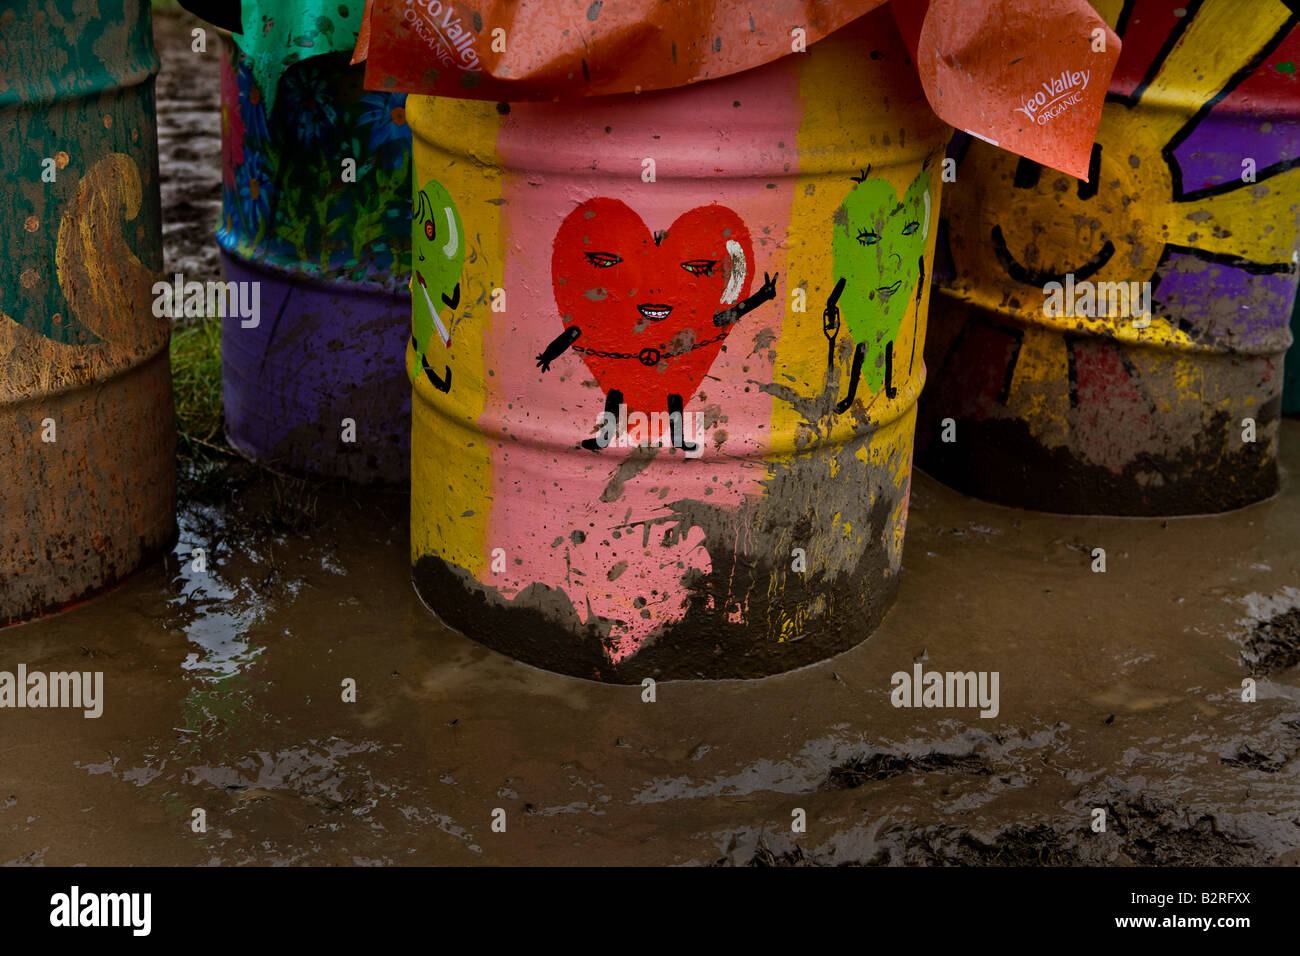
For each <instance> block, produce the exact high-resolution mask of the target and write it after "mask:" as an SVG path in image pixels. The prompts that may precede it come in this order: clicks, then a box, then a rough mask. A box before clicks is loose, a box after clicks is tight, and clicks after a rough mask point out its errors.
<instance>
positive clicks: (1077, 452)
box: [916, 295, 1281, 517]
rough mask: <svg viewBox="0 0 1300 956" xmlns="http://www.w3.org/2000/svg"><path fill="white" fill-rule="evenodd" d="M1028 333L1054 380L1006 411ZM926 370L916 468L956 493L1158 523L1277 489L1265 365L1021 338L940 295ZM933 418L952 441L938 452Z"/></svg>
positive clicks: (1272, 367)
mask: <svg viewBox="0 0 1300 956" xmlns="http://www.w3.org/2000/svg"><path fill="white" fill-rule="evenodd" d="M1031 334H1032V335H1035V336H1037V339H1036V340H1035V341H1034V342H1033V343H1032V348H1033V349H1034V350H1035V354H1036V355H1037V356H1040V357H1041V356H1043V355H1052V354H1056V353H1059V355H1058V358H1059V361H1060V362H1061V365H1062V374H1060V375H1059V376H1055V377H1051V378H1048V379H1046V380H1045V384H1043V385H1041V386H1040V387H1039V390H1038V391H1037V392H1035V393H1034V394H1033V395H1032V396H1031V397H1030V398H1028V399H1023V400H1022V401H1023V404H1021V405H1015V402H1016V401H1017V399H1016V398H1015V395H1017V394H1023V393H1024V392H1025V389H1018V390H1016V391H1015V392H1013V390H1012V389H1011V386H1010V383H1011V382H1012V379H1013V376H1014V375H1015V374H1016V365H1017V357H1018V356H1020V355H1021V354H1022V352H1023V351H1027V350H1028V349H1029V348H1030V345H1029V344H1027V338H1026V337H1027V336H1028V335H1031ZM1054 361H1055V359H1054ZM926 365H927V368H928V369H930V377H929V379H928V381H927V384H926V389H925V394H924V395H923V397H922V400H921V403H920V411H919V414H918V419H917V435H916V463H917V465H918V467H920V468H921V469H922V470H924V471H925V472H926V473H928V474H930V475H931V476H933V477H934V478H937V479H938V480H939V481H942V482H943V483H944V484H946V485H948V486H950V487H952V488H954V489H956V490H957V491H960V492H963V493H964V494H968V495H972V496H974V497H977V498H983V499H985V500H987V501H992V502H996V503H997V504H1002V505H1007V506H1010V507H1014V508H1027V509H1031V510H1035V511H1047V512H1055V513H1059V514H1097V515H1117V516H1129V517H1157V516H1173V515H1192V514H1213V513H1218V512H1223V511H1231V510H1234V509H1236V508H1242V507H1245V506H1247V505H1250V504H1254V503H1256V502H1258V501H1261V500H1263V499H1265V498H1268V497H1271V496H1272V495H1274V494H1275V493H1276V492H1277V490H1278V487H1279V481H1280V479H1279V474H1278V465H1277V439H1278V425H1279V419H1280V413H1281V396H1280V381H1279V379H1280V376H1279V375H1278V374H1277V363H1276V361H1273V360H1271V359H1270V357H1269V356H1259V355H1256V356H1252V355H1231V354H1225V353H1221V352H1220V353H1212V352H1202V353H1174V352H1169V351H1162V350H1160V349H1157V348H1145V347H1135V346H1132V345H1125V344H1123V343H1121V342H1118V341H1114V340H1109V339H1103V338H1099V337H1094V336H1072V335H1067V334H1063V333H1061V332H1059V331H1056V330H1043V329H1041V328H1029V329H1027V328H1026V327H1025V326H1021V325H1018V324H1017V323H1014V322H1012V321H1009V320H1008V317H1007V316H1005V315H992V316H990V313H988V312H987V311H986V310H984V309H981V308H978V307H969V306H965V305H962V304H954V300H953V299H952V298H951V297H949V296H947V295H940V296H939V297H938V298H936V307H935V308H934V309H933V310H932V311H931V337H930V339H929V341H927V343H926ZM1188 381H1193V382H1195V383H1196V388H1197V391H1198V394H1196V395H1195V396H1191V397H1189V396H1188V395H1187V394H1186V392H1185V386H1186V383H1187V382H1188ZM1180 383H1181V384H1182V385H1183V386H1184V391H1183V392H1181V393H1180V391H1179V386H1180ZM1009 393H1010V394H1011V395H1012V397H1011V398H1009V397H1008V395H1009ZM1009 402H1010V406H1009V404H1008V403H1009ZM1245 417H1251V418H1254V419H1255V423H1256V440H1255V442H1254V443H1253V444H1252V443H1245V442H1243V441H1242V419H1243V418H1245ZM946 418H951V419H953V420H954V421H955V424H956V440H955V441H952V442H944V441H942V440H941V438H942V434H943V430H944V426H943V420H944V419H946ZM1035 427H1036V428H1037V431H1038V433H1037V434H1036V433H1035ZM1044 433H1048V434H1051V435H1052V436H1053V439H1055V440H1054V441H1045V440H1044V439H1043V438H1042V437H1040V435H1042V434H1044Z"/></svg>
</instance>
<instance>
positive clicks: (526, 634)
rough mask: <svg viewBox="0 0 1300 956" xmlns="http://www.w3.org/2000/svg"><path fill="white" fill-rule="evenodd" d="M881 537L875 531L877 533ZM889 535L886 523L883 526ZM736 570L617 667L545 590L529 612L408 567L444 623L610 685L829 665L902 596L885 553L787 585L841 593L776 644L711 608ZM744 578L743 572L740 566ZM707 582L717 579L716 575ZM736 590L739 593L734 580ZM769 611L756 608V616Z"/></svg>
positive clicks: (439, 570) (463, 583)
mask: <svg viewBox="0 0 1300 956" xmlns="http://www.w3.org/2000/svg"><path fill="white" fill-rule="evenodd" d="M896 504H897V501H891V502H888V503H886V505H885V506H884V508H883V510H881V508H880V507H879V506H878V507H877V508H876V509H873V515H872V518H873V519H875V518H876V517H877V516H879V517H880V519H881V521H882V522H883V521H884V520H885V519H886V518H887V517H888V515H889V513H890V512H891V511H892V509H893V508H894V506H895V505H896ZM874 530H876V529H874V528H873V531H874ZM881 530H883V524H882V526H881ZM731 570H732V569H729V568H728V569H723V570H722V571H721V578H722V579H721V580H717V581H714V580H702V581H700V582H698V585H697V586H696V587H695V588H693V589H692V590H691V592H690V596H689V597H688V598H687V601H688V602H689V605H690V606H689V609H688V610H687V612H686V614H685V616H684V617H682V619H681V620H680V621H678V622H676V623H675V624H673V625H671V626H669V627H668V628H667V629H666V630H665V631H664V632H663V633H661V634H659V635H658V636H657V637H655V638H653V640H652V641H651V642H649V643H647V644H646V645H645V646H644V647H643V648H642V649H641V650H640V651H638V652H637V653H636V654H634V655H632V656H631V657H630V658H626V659H624V660H623V661H620V662H617V663H614V662H611V660H610V658H609V656H608V655H607V654H606V653H605V651H604V649H603V643H602V639H601V637H600V634H599V632H598V630H597V629H596V628H595V627H590V626H589V627H587V628H586V629H585V630H584V629H583V627H582V625H580V624H579V623H578V621H576V620H567V621H565V622H564V623H560V622H558V621H557V620H556V619H555V618H552V617H550V616H548V615H547V614H546V613H544V612H543V611H541V610H539V609H538V605H539V604H541V605H546V604H547V602H546V601H545V594H544V592H545V591H546V590H549V589H547V588H545V587H544V586H543V585H538V586H536V588H534V589H533V591H534V592H538V591H540V592H543V593H527V594H524V595H521V596H520V597H521V598H522V599H525V600H527V602H528V604H527V606H524V603H523V601H522V600H521V601H520V602H519V603H518V604H511V603H503V602H501V601H500V600H499V599H497V598H495V597H491V596H489V592H487V591H485V590H484V589H483V588H482V587H481V586H479V585H478V584H476V583H475V582H474V581H473V579H472V578H471V577H470V575H469V574H467V573H466V572H465V571H463V570H461V569H459V568H456V567H454V566H452V565H449V564H447V563H446V562H444V561H443V560H442V559H440V558H438V557H434V556H430V555H426V556H424V557H421V558H420V559H419V560H418V561H417V562H416V564H415V566H414V568H413V569H412V579H413V581H414V584H415V589H416V592H417V593H418V594H419V595H420V597H421V599H422V600H423V601H424V602H425V604H426V605H427V606H428V607H429V609H430V610H432V611H433V612H434V613H435V614H437V615H438V617H439V618H440V619H441V620H442V621H443V623H445V624H447V625H449V626H450V627H452V628H454V629H456V630H458V631H460V632H461V633H462V634H464V635H465V636H467V637H469V638H471V639H472V640H474V641H477V642H478V643H480V644H483V645H486V646H487V647H490V648H492V649H493V650H495V651H499V652H500V653H502V654H505V655H506V656H507V657H513V658H515V659H516V660H520V661H523V662H524V663H525V664H532V665H533V666H534V667H540V668H542V669H543V670H548V671H553V672H555V673H559V674H566V675H569V676H571V677H582V678H586V679H587V680H594V681H602V682H605V683H614V684H637V683H640V682H641V680H643V679H644V678H646V677H652V678H654V679H655V680H656V681H666V680H733V679H741V680H745V679H753V678H759V677H769V676H771V675H774V674H780V673H784V672H786V671H791V670H795V669H797V668H800V667H806V666H808V665H809V664H816V663H819V662H821V661H824V660H827V659H828V658H831V657H833V656H835V655H836V654H839V653H841V652H843V651H847V650H849V649H850V648H853V647H856V646H857V645H858V644H861V643H862V642H863V641H865V640H866V639H867V638H868V637H870V636H871V634H872V633H873V632H874V631H875V629H876V628H877V627H878V626H879V625H880V622H881V621H882V620H883V619H884V616H885V612H886V611H888V610H889V607H890V605H892V604H893V601H894V595H895V592H896V591H897V589H898V574H897V572H894V573H890V572H889V570H888V567H887V565H886V563H885V560H884V555H883V553H881V552H879V551H873V552H870V553H868V554H867V555H866V557H865V558H864V560H863V561H862V562H861V564H859V566H858V569H857V570H856V572H855V573H853V574H850V575H842V576H840V577H838V578H836V579H834V580H832V581H826V580H822V579H820V578H814V579H813V580H810V581H809V582H808V583H807V586H806V587H804V588H799V589H798V590H799V591H800V592H801V593H793V592H794V591H795V588H794V586H793V585H792V584H786V585H785V587H784V592H785V593H784V594H783V597H782V603H787V602H789V603H795V602H807V601H808V600H809V599H810V598H812V597H813V596H814V595H817V594H828V595H829V594H833V595H837V597H836V604H835V613H834V614H832V615H827V616H826V617H825V618H824V619H823V621H822V622H819V623H817V624H813V625H810V626H809V627H808V629H807V630H806V631H805V633H804V635H803V636H802V637H800V638H799V639H797V640H794V641H781V642H778V641H776V640H773V639H771V638H770V637H768V636H767V635H766V633H765V630H764V629H760V628H754V627H752V626H747V625H745V624H738V623H732V622H731V621H729V620H728V619H727V616H726V615H725V614H723V613H720V612H719V611H717V610H715V609H713V608H711V607H709V606H708V605H709V604H710V601H709V593H710V591H711V589H715V588H716V590H718V591H721V592H725V591H726V590H727V587H728V582H727V581H726V580H725V578H726V577H727V575H728V574H730V573H731ZM734 570H736V571H737V572H739V571H740V570H741V569H739V568H736V569H734ZM769 576H770V574H768V573H761V572H760V573H759V574H757V575H755V577H756V579H757V581H758V582H760V583H759V584H758V586H757V587H755V588H754V592H755V593H756V594H766V593H767V583H766V579H767V577H769ZM709 578H719V572H718V571H715V572H714V573H713V574H712V575H709ZM730 583H731V586H732V587H733V588H734V587H735V582H734V580H733V581H732V582H730ZM555 597H556V600H555V601H554V602H552V604H551V606H553V607H555V608H558V609H567V608H569V606H570V605H569V601H568V599H567V598H565V597H564V596H563V595H561V594H559V593H558V592H555ZM763 611H764V609H763V608H762V607H758V606H756V605H751V611H750V614H751V616H753V615H754V614H755V613H757V614H759V615H762V613H763Z"/></svg>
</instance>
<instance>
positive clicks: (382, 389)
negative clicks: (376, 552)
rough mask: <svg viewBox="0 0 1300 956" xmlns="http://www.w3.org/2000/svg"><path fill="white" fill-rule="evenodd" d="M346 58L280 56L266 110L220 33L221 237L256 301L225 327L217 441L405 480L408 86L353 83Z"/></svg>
mask: <svg viewBox="0 0 1300 956" xmlns="http://www.w3.org/2000/svg"><path fill="white" fill-rule="evenodd" d="M347 61H348V56H347V54H346V53H334V54H322V55H319V56H315V57H312V58H310V59H308V60H303V61H300V62H298V63H295V64H294V65H292V66H291V67H289V69H288V70H287V71H286V72H285V74H284V76H283V77H281V78H280V80H279V84H278V86H277V90H276V97H275V103H274V106H273V109H272V114H273V115H269V116H268V113H267V107H266V101H265V97H264V95H263V91H262V90H261V89H260V88H259V87H258V85H257V82H256V80H255V79H254V77H253V71H252V70H251V68H250V63H249V60H248V58H247V57H246V56H245V55H244V54H243V53H242V52H240V50H239V49H238V47H236V46H235V44H234V43H233V42H230V40H229V39H228V38H227V39H226V41H225V57H224V58H223V64H222V71H223V72H222V84H221V87H222V96H221V111H222V128H221V137H222V153H223V175H224V188H223V191H222V222H221V226H220V228H219V230H218V233H217V240H218V243H219V244H220V247H221V261H222V269H223V272H224V273H225V278H226V280H227V281H230V282H237V283H240V288H241V290H252V289H254V288H255V289H256V290H257V298H256V302H257V305H258V309H257V312H258V314H257V315H256V316H254V315H251V314H245V313H251V312H252V311H253V310H252V309H251V308H248V309H244V310H243V311H242V312H241V314H239V315H227V316H226V317H225V320H224V324H223V326H222V342H221V345H222V380H223V385H224V397H225V412H226V437H227V438H228V439H229V441H230V443H231V444H232V445H233V446H234V447H235V448H237V449H239V450H241V451H243V452H244V453H245V454H247V455H248V456H249V457H251V458H253V459H255V460H257V461H259V462H261V463H263V464H265V465H267V466H269V467H271V468H274V469H277V470H282V471H287V472H291V473H295V474H307V475H320V476H328V477H336V478H344V479H347V480H349V481H355V482H361V483H388V484H404V483H405V482H406V481H407V480H408V474H409V468H408V461H409V458H408V455H409V452H408V449H409V440H410V439H409V436H410V429H409V423H410V392H409V390H408V389H407V387H406V384H405V382H404V381H403V378H402V373H401V368H400V362H401V355H402V350H403V348H404V347H405V344H406V340H407V339H408V338H409V333H408V331H407V321H408V320H407V316H408V315H409V313H410V299H409V296H408V292H407V289H406V277H407V275H408V274H409V262H408V260H409V257H410V207H409V204H408V203H409V191H410V185H409V183H410V162H411V158H410V157H411V151H410V132H409V129H408V127H407V126H406V118H405V96H403V95H402V94H397V93H385V92H377V91H367V90H365V89H363V88H362V77H363V69H362V68H361V67H359V66H358V67H349V66H348V63H347ZM245 301H247V302H252V301H253V299H252V296H251V295H248V296H246V298H245V299H244V300H241V304H242V303H243V302H245Z"/></svg>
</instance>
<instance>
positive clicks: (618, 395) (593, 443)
mask: <svg viewBox="0 0 1300 956" xmlns="http://www.w3.org/2000/svg"><path fill="white" fill-rule="evenodd" d="M622 404H623V393H622V392H620V391H619V390H618V389H616V388H611V389H610V390H609V394H608V395H606V396H605V415H613V416H614V421H618V408H619V406H620V405H622ZM600 430H601V431H602V432H603V431H604V430H605V418H604V417H602V418H601V420H600ZM614 438H615V439H617V438H618V436H617V435H615V436H614ZM582 447H583V448H585V449H587V451H600V450H601V449H602V448H604V447H605V446H604V445H603V444H601V441H600V436H599V435H596V436H595V437H594V438H584V439H583V440H582Z"/></svg>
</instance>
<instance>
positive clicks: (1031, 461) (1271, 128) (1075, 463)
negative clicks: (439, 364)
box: [917, 0, 1300, 515]
mask: <svg viewBox="0 0 1300 956" xmlns="http://www.w3.org/2000/svg"><path fill="white" fill-rule="evenodd" d="M1096 6H1097V9H1098V12H1099V13H1101V14H1102V15H1103V16H1104V17H1105V18H1106V20H1107V22H1108V23H1110V24H1111V25H1112V26H1113V27H1115V29H1116V30H1117V32H1118V33H1119V34H1120V35H1121V36H1122V37H1123V42H1124V47H1123V53H1122V55H1121V58H1120V62H1119V66H1118V68H1117V69H1116V72H1115V75H1114V77H1113V79H1112V82H1111V86H1110V92H1109V95H1108V99H1107V103H1106V107H1105V110H1104V113H1103V116H1102V120H1101V126H1100V128H1099V130H1098V134H1097V142H1096V145H1095V146H1094V150H1093V157H1092V170H1091V171H1092V175H1091V177H1090V181H1089V182H1087V183H1084V182H1081V181H1077V180H1075V179H1072V178H1070V177H1067V176H1063V175H1061V174H1059V173H1055V172H1053V171H1051V170H1048V169H1044V168H1041V167H1039V166H1037V165H1036V164H1034V163H1031V162H1028V161H1023V160H1018V159H1017V158H1016V157H1014V156H1011V155H1008V154H1006V153H1003V152H1000V151H998V150H995V149H993V148H991V147H989V146H987V145H986V144H984V143H981V142H977V141H968V142H967V143H966V144H965V145H964V146H963V147H961V148H960V149H959V150H958V152H959V154H960V155H959V165H958V171H957V184H956V186H955V187H954V188H953V189H952V190H951V191H950V194H949V196H948V202H947V205H946V207H945V210H944V218H945V229H944V230H941V237H940V248H939V250H938V252H937V253H936V255H937V257H938V259H937V262H936V268H937V271H938V273H939V275H938V278H939V286H938V288H937V290H936V298H935V309H934V315H933V322H932V328H931V334H930V339H929V341H928V342H927V345H926V348H927V364H928V365H929V367H930V369H931V372H932V374H931V378H930V385H929V388H928V390H927V392H926V395H925V397H924V400H923V401H922V403H921V417H920V422H919V425H918V432H917V457H918V463H919V464H920V465H921V467H923V468H924V469H925V470H927V471H928V472H930V473H931V474H933V475H935V476H936V477H938V478H940V479H941V480H943V481H944V482H946V483H948V484H950V485H952V486H953V487H954V488H957V489H959V490H961V491H964V492H967V493H969V494H973V495H977V496H980V497H983V498H987V499H989V500H993V501H997V502H1001V503H1003V504H1007V505H1013V506H1018V507H1025V508H1034V509H1041V510H1046V511H1057V512H1079V513H1097V514H1116V515H1174V514H1192V513H1203V512H1219V511H1225V510H1228V509H1232V508H1237V507H1241V506H1243V505H1248V504H1250V503H1252V502H1255V501H1259V500H1261V499H1263V498H1266V497H1268V496H1269V495H1272V494H1273V493H1274V492H1275V491H1276V490H1277V488H1278V467H1277V436H1278V419H1279V413H1280V411H1281V403H1282V383H1283V356H1284V353H1285V352H1286V350H1287V346H1288V345H1289V344H1290V341H1291V337H1290V334H1289V332H1288V328H1287V326H1288V319H1289V317H1290V315H1291V311H1292V305H1293V302H1294V300H1295V295H1296V282H1297V277H1296V263H1297V225H1298V223H1300V168H1297V164H1298V163H1300V84H1298V83H1297V77H1296V73H1295V66H1294V64H1296V63H1297V62H1300V30H1298V29H1297V13H1296V11H1295V9H1294V4H1292V5H1287V4H1285V3H1282V2H1273V0H1261V2H1259V3H1253V4H1250V6H1249V9H1250V14H1249V16H1247V15H1246V14H1245V8H1243V7H1242V6H1241V5H1240V4H1236V3H1231V2H1227V0H1222V2H1220V0H1207V2H1205V3H1201V4H1180V3H1174V2H1156V0H1136V2H1128V3H1123V4H1121V3H1116V2H1112V3H1103V4H1096ZM1045 79H1046V80H1048V81H1049V83H1050V81H1051V78H1045ZM1030 95H1033V94H1030ZM1043 95H1045V94H1043ZM956 145H957V144H956V143H954V147H956ZM944 233H946V241H945V237H944ZM1051 283H1057V284H1059V288H1058V287H1057V286H1050V284H1051ZM1049 286H1050V294H1051V295H1053V296H1055V295H1057V294H1058V293H1059V296H1060V301H1059V303H1053V302H1051V300H1050V299H1049ZM1148 292H1149V307H1150V314H1149V316H1147V317H1143V315H1142V312H1143V311H1144V310H1143V308H1142V305H1141V304H1145V302H1144V300H1145V299H1146V298H1147V294H1148ZM1071 297H1073V303H1074V306H1075V307H1074V308H1073V309H1072V310H1070V311H1073V312H1074V314H1073V315H1071V314H1069V312H1066V313H1065V314H1060V313H1058V314H1054V315H1047V314H1045V312H1046V311H1047V310H1048V309H1051V310H1052V311H1056V305H1057V304H1059V305H1062V306H1066V305H1067V304H1068V303H1069V301H1070V299H1071ZM1103 298H1104V300H1105V304H1104V305H1101V304H1100V303H1101V300H1102V299H1103ZM1135 299H1136V300H1137V301H1138V302H1139V303H1141V304H1139V305H1138V306H1136V307H1135V306H1134V305H1133V301H1134V300H1135ZM1090 300H1091V301H1090ZM1089 307H1090V308H1091V310H1092V311H1091V312H1089Z"/></svg>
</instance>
